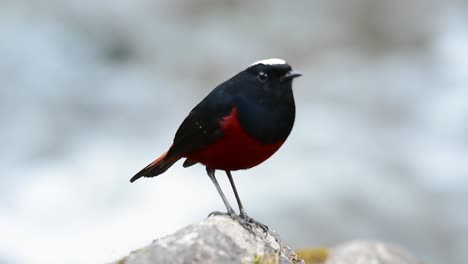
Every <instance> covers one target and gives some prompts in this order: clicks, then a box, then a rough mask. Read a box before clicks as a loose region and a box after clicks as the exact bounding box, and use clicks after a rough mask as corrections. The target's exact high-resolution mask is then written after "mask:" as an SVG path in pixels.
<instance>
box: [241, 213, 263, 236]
mask: <svg viewBox="0 0 468 264" xmlns="http://www.w3.org/2000/svg"><path fill="white" fill-rule="evenodd" d="M239 217H240V218H241V219H242V220H243V221H245V222H247V223H248V224H249V225H251V226H257V227H259V228H260V229H262V230H263V232H264V233H265V234H268V230H269V229H268V226H267V225H265V224H263V223H260V222H259V221H257V220H255V219H253V218H252V217H250V216H248V215H247V214H240V215H239Z"/></svg>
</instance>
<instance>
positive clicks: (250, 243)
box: [113, 216, 304, 264]
mask: <svg viewBox="0 0 468 264" xmlns="http://www.w3.org/2000/svg"><path fill="white" fill-rule="evenodd" d="M254 233H255V235H254V234H252V233H250V232H249V231H247V230H246V229H245V228H243V227H242V226H241V225H240V224H239V223H238V222H237V221H235V220H233V219H231V218H230V217H227V216H212V217H208V218H207V219H206V220H204V221H203V222H201V223H199V224H195V225H190V226H187V227H185V228H183V229H181V230H179V231H177V232H176V233H174V234H171V235H169V236H166V237H163V238H159V239H156V240H155V241H153V243H152V244H150V245H148V246H146V247H144V248H142V249H138V250H136V251H133V252H131V253H130V254H129V255H128V256H127V257H125V258H123V259H121V260H119V261H116V262H114V263H113V264H150V263H151V264H153V263H184V264H185V263H193V264H196V263H203V264H209V263H236V264H239V263H249V264H250V263H265V264H267V263H282V264H286V263H293V264H297V263H304V262H303V261H302V260H301V259H299V258H298V257H297V256H296V254H295V253H294V252H293V251H292V250H291V249H290V248H289V247H288V246H286V245H285V244H284V243H283V242H282V241H281V239H280V238H279V236H278V235H277V234H276V233H274V232H272V231H270V232H269V233H268V234H265V233H264V232H263V231H262V230H261V229H260V228H256V229H255V230H254Z"/></svg>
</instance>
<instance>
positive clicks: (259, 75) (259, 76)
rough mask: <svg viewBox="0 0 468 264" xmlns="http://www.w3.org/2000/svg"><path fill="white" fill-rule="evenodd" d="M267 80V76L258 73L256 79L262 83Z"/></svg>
mask: <svg viewBox="0 0 468 264" xmlns="http://www.w3.org/2000/svg"><path fill="white" fill-rule="evenodd" d="M267 78H268V74H266V73H264V72H260V73H259V74H258V79H259V80H260V81H262V82H264V81H266V79H267Z"/></svg>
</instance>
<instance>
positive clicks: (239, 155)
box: [185, 108, 284, 170]
mask: <svg viewBox="0 0 468 264" xmlns="http://www.w3.org/2000/svg"><path fill="white" fill-rule="evenodd" d="M237 114H238V113H237V108H233V109H232V111H231V113H230V114H229V115H228V116H226V117H225V118H224V119H223V120H221V122H220V127H221V128H222V130H223V132H224V136H223V137H222V138H220V139H219V140H217V141H215V142H214V143H212V144H210V145H208V146H206V147H205V148H203V149H201V150H198V151H194V152H191V153H188V154H187V155H186V156H185V157H187V158H188V159H190V160H194V161H198V162H200V163H202V164H204V165H205V166H207V167H209V168H212V169H220V170H241V169H248V168H251V167H254V166H256V165H258V164H260V163H262V162H263V161H265V160H266V159H268V158H269V157H270V156H271V155H273V153H275V152H276V151H277V150H278V149H279V148H280V147H281V145H282V144H283V143H284V141H278V142H276V143H273V144H263V143H261V142H258V141H257V140H255V139H254V138H252V137H251V136H249V135H248V134H247V132H245V130H244V129H243V128H242V126H241V124H240V123H239V119H238V115H237Z"/></svg>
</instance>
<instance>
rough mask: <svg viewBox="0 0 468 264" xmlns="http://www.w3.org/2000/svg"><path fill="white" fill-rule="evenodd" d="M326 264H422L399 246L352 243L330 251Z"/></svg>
mask: <svg viewBox="0 0 468 264" xmlns="http://www.w3.org/2000/svg"><path fill="white" fill-rule="evenodd" d="M325 263H326V264H422V263H421V262H419V261H417V260H416V258H414V257H413V256H411V255H410V254H409V253H408V252H406V251H405V250H404V249H402V248H401V247H399V246H397V245H393V244H389V243H384V242H380V241H352V242H348V243H345V244H342V245H339V246H336V247H333V248H331V249H330V250H329V257H328V259H327V261H326V262H325Z"/></svg>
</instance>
